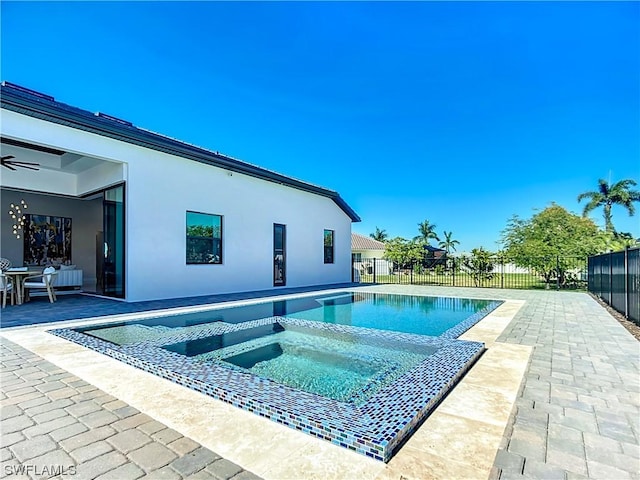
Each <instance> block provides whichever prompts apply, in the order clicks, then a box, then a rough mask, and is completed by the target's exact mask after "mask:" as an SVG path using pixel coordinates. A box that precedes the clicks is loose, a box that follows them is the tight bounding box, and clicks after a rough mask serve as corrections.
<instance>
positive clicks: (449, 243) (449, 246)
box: [440, 230, 460, 255]
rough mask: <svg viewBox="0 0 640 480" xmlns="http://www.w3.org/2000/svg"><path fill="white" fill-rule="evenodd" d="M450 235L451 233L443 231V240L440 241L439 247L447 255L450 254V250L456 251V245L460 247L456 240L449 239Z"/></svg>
mask: <svg viewBox="0 0 640 480" xmlns="http://www.w3.org/2000/svg"><path fill="white" fill-rule="evenodd" d="M451 235H453V232H447V231H446V230H445V231H444V240H442V241H440V247H441V248H444V249H445V250H446V251H447V255H448V254H449V253H450V252H451V250H453V251H454V252H455V251H456V245H460V242H459V241H458V240H453V239H452V238H451Z"/></svg>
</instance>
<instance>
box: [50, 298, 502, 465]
mask: <svg viewBox="0 0 640 480" xmlns="http://www.w3.org/2000/svg"><path fill="white" fill-rule="evenodd" d="M395 297H407V296H402V295H381V294H365V293H363V292H337V293H334V294H332V295H322V296H307V297H299V298H296V299H293V300H287V301H286V302H285V303H282V302H263V303H258V304H254V305H250V306H247V307H235V308H224V309H215V310H213V309H212V310H211V311H207V312H199V313H197V314H184V315H162V316H159V315H157V314H156V315H155V316H152V315H148V316H144V317H141V318H140V319H136V320H134V321H130V322H113V323H109V324H100V325H90V326H82V327H78V328H75V329H56V330H52V331H51V333H53V334H55V335H58V336H61V337H63V338H66V339H68V340H71V341H74V342H76V343H79V344H81V345H84V346H86V347H88V348H91V349H94V350H96V351H98V352H100V353H104V354H106V355H109V356H111V357H113V358H116V359H118V360H121V361H123V362H125V363H128V364H130V365H133V366H136V367H138V368H140V369H143V370H145V371H148V372H151V373H153V374H155V375H158V376H160V377H163V378H167V379H169V380H171V381H173V382H176V383H178V384H181V385H184V386H187V387H189V388H191V389H194V390H196V391H200V392H202V393H205V394H207V395H210V396H212V397H214V398H217V399H220V400H223V401H225V402H228V403H231V404H233V405H235V406H238V407H240V408H243V409H246V410H249V411H252V412H254V413H257V414H259V415H261V416H264V417H267V418H269V419H271V420H273V421H276V422H278V423H281V424H283V425H286V426H288V427H291V428H295V429H297V430H299V431H302V432H305V433H308V434H310V435H314V436H316V437H318V438H321V439H324V440H327V441H330V442H332V443H334V444H337V445H340V446H342V447H344V448H348V449H351V450H354V451H356V452H358V453H361V454H364V455H367V456H370V457H372V458H375V459H377V460H382V461H388V460H389V459H390V458H391V456H392V455H393V453H394V451H395V449H396V448H397V447H398V446H399V445H400V444H401V443H402V441H403V440H404V439H406V438H407V437H408V436H409V435H411V433H413V431H414V430H415V429H416V428H417V427H418V426H419V425H420V423H421V422H422V420H423V419H424V418H426V416H428V414H429V413H430V412H431V410H432V409H433V408H435V406H436V405H437V403H438V402H439V401H440V399H441V398H442V397H443V396H444V395H446V393H447V392H448V391H449V390H450V389H451V388H453V386H454V385H455V383H457V381H458V379H459V378H461V376H462V375H464V373H465V372H466V371H467V370H468V369H469V368H470V367H471V365H472V364H473V363H474V362H475V361H476V360H477V358H478V357H479V356H480V355H481V354H482V352H483V350H484V345H483V344H481V343H477V342H466V341H460V340H456V338H457V336H459V335H460V333H462V331H464V330H466V329H468V328H469V327H470V326H471V325H472V324H473V323H475V322H477V321H479V320H480V319H481V318H482V317H483V316H485V315H486V314H488V313H489V312H490V311H491V310H492V309H494V308H496V307H497V306H498V305H499V304H500V302H495V301H482V302H480V303H476V302H475V301H466V300H465V299H462V300H465V301H455V302H452V301H451V299H438V298H436V297H419V298H416V297H411V298H395ZM424 299H429V300H428V301H425V300H424ZM455 300H461V299H455ZM376 304H377V305H378V307H376V306H375V305H376ZM447 306H450V307H452V308H451V309H450V310H455V311H456V315H458V317H459V318H458V320H457V323H456V322H453V321H449V320H447V321H445V322H430V321H428V320H427V318H428V314H425V311H428V312H433V311H434V310H437V308H446V307H447ZM436 307H437V308H436ZM376 308H390V309H391V310H388V312H387V314H386V316H385V315H382V316H378V317H376V316H375V315H374V317H376V318H377V319H375V321H372V322H367V321H366V318H367V317H371V312H372V311H374V312H375V309H376ZM372 309H373V310H372ZM406 311H410V312H412V313H411V314H410V317H415V316H418V315H421V316H422V317H423V321H422V322H420V321H416V320H415V318H412V319H411V320H409V321H407V320H405V321H403V320H401V318H402V315H403V314H405V313H406ZM419 311H420V312H422V313H419ZM363 312H364V313H363ZM306 316H308V317H309V318H305V317H306ZM385 318H387V321H385V320H384V319H385ZM389 318H392V319H393V320H392V321H391V320H389ZM381 319H382V320H381ZM424 323H439V324H440V325H439V327H438V328H437V330H438V331H440V332H441V333H440V335H439V336H428V335H424V334H416V333H413V331H410V332H401V331H397V330H399V329H400V328H405V329H406V330H415V329H416V328H417V326H419V327H421V325H422V324H424ZM407 325H410V326H408V327H407ZM385 327H387V328H385ZM391 327H394V328H396V331H391V330H390V328H391ZM421 328H422V327H421ZM430 328H431V327H430ZM421 331H424V330H421Z"/></svg>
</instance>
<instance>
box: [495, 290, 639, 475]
mask: <svg viewBox="0 0 640 480" xmlns="http://www.w3.org/2000/svg"><path fill="white" fill-rule="evenodd" d="M511 295H514V294H513V293H511V294H509V296H511ZM520 296H522V297H526V300H527V303H526V304H525V305H524V307H523V308H522V309H521V310H520V312H519V313H518V314H517V315H516V317H515V319H514V321H512V322H511V323H510V325H509V326H508V327H507V329H506V330H505V332H503V334H502V336H501V337H500V338H499V339H498V340H499V341H501V342H508V343H519V344H523V345H531V346H534V350H533V353H532V357H531V364H530V366H529V369H528V371H527V373H526V376H525V379H524V382H523V386H522V390H521V394H520V397H519V398H518V400H517V402H516V408H515V412H514V413H513V422H512V424H511V425H510V427H509V428H508V429H507V431H506V432H505V436H504V440H503V442H502V443H503V444H502V448H501V449H500V451H499V452H498V455H497V457H496V460H495V468H494V474H495V475H494V477H497V478H500V480H509V479H514V478H519V479H521V478H541V479H556V478H557V479H563V480H569V479H578V478H601V479H616V480H618V479H625V478H636V479H637V478H640V446H639V444H640V343H639V342H638V341H637V340H636V339H635V338H634V337H633V336H632V335H631V334H630V333H629V332H627V330H625V329H624V327H622V326H621V325H620V323H619V322H618V321H617V320H615V319H614V318H613V317H612V316H611V315H609V313H608V312H607V311H606V310H605V309H604V308H602V307H601V306H600V305H599V304H598V303H597V302H596V301H595V300H593V299H592V298H591V297H590V296H589V295H587V294H579V293H569V292H566V293H564V292H529V293H526V294H524V295H523V294H520Z"/></svg>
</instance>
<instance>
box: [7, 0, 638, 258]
mask: <svg viewBox="0 0 640 480" xmlns="http://www.w3.org/2000/svg"><path fill="white" fill-rule="evenodd" d="M1 9H2V11H1V13H2V17H1V22H2V23H1V27H2V47H1V48H2V50H1V56H2V64H1V68H2V71H1V76H2V80H7V81H10V82H13V83H17V84H19V85H22V86H25V87H27V88H31V89H34V90H38V91H41V92H43V93H47V94H50V95H52V96H54V97H55V98H56V99H57V100H59V101H62V102H65V103H69V104H71V105H74V106H77V107H81V108H86V109H88V110H91V111H102V112H105V113H108V114H110V115H114V116H116V117H120V118H123V119H126V120H129V121H131V122H133V123H134V124H135V125H137V126H140V127H144V128H148V129H151V130H154V131H157V132H160V133H163V134H166V135H169V136H173V137H176V138H179V139H181V140H184V141H187V142H191V143H195V144H197V145H200V146H203V147H206V148H209V149H212V150H217V151H220V152H222V153H225V154H228V155H231V156H233V157H236V158H239V159H241V160H245V161H247V162H249V163H253V164H257V165H260V166H263V167H265V168H269V169H272V170H275V171H278V172H280V173H283V174H286V175H289V176H292V177H295V178H300V179H302V180H306V181H308V182H311V183H315V184H319V185H322V186H324V187H327V188H331V189H334V190H337V191H338V192H340V194H341V195H342V197H343V198H344V199H345V200H346V201H347V202H348V203H349V204H350V205H351V206H352V207H353V208H354V209H355V210H356V212H358V214H359V215H360V216H361V217H362V219H363V221H362V222H361V223H359V224H354V226H353V231H355V232H359V233H363V234H369V233H371V232H373V231H374V229H375V227H376V226H378V227H380V228H383V229H385V230H386V231H387V232H388V233H389V234H390V236H392V237H394V236H403V237H405V238H411V237H413V236H415V235H416V234H417V224H418V222H420V221H422V220H425V219H428V220H429V221H430V222H431V223H435V224H436V225H437V231H438V232H440V233H441V232H442V231H443V230H447V231H453V237H454V238H456V239H458V240H459V241H460V242H461V245H460V246H459V248H458V250H465V251H469V250H471V249H472V248H474V247H478V246H484V247H485V248H487V249H489V250H496V249H497V248H498V244H497V243H496V241H497V240H499V238H500V232H501V230H502V229H503V228H504V227H505V226H506V224H507V221H508V219H509V218H510V217H511V216H512V215H513V214H517V215H519V216H521V217H523V218H530V217H531V216H532V215H533V214H534V213H535V212H536V209H537V210H540V209H543V208H544V207H546V206H548V205H549V204H550V203H551V202H556V203H558V204H560V205H562V206H563V207H565V208H567V209H568V210H570V211H572V212H575V213H581V212H582V205H581V204H578V202H577V201H576V197H577V195H578V194H579V193H581V192H583V191H586V190H593V189H595V188H596V186H597V180H598V178H611V180H612V181H618V180H621V179H624V178H632V179H634V180H636V181H638V182H639V183H640V33H639V32H640V27H639V26H640V4H639V3H637V2H567V3H561V2H539V3H529V2H495V3H493V2H471V3H466V2H440V3H436V2H406V3H393V2H389V3H387V2H353V3H346V2H326V3H314V2H300V3H295V2H280V3H268V2H248V3H240V2H228V3H227V2H193V3H186V2H185V3H173V2H105V3H99V2H87V3H82V2H70V3H64V2H43V3H38V2H7V1H3V2H2V3H1ZM639 188H640V187H639ZM638 210H640V205H638ZM592 218H594V220H596V222H597V223H598V224H600V225H602V223H603V222H602V212H601V211H600V210H598V211H596V212H595V213H593V214H592ZM639 219H640V213H638V214H636V216H635V217H631V218H630V217H629V216H628V215H627V213H626V211H625V210H623V209H619V208H616V207H614V210H613V221H614V224H615V225H616V227H617V228H618V230H620V231H629V232H632V233H633V234H634V235H635V236H640V221H639Z"/></svg>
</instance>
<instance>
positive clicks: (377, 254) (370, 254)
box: [353, 249, 384, 260]
mask: <svg viewBox="0 0 640 480" xmlns="http://www.w3.org/2000/svg"><path fill="white" fill-rule="evenodd" d="M353 253H360V254H361V255H362V259H363V260H364V259H365V258H378V259H381V258H382V257H383V256H384V250H358V249H354V250H353Z"/></svg>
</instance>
